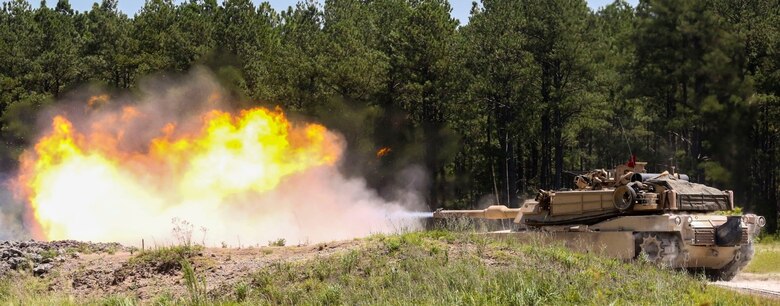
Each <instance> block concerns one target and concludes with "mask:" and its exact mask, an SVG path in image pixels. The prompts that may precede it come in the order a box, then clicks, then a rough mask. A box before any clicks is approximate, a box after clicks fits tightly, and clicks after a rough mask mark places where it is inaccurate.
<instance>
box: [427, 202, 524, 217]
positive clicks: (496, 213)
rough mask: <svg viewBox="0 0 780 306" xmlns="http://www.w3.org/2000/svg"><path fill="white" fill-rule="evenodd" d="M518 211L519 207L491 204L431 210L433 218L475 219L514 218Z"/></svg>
mask: <svg viewBox="0 0 780 306" xmlns="http://www.w3.org/2000/svg"><path fill="white" fill-rule="evenodd" d="M518 213H520V208H509V207H506V206H504V205H491V206H488V208H485V209H475V210H442V209H437V210H436V211H435V212H433V218H434V219H445V218H476V219H489V220H500V219H514V218H515V217H517V214H518Z"/></svg>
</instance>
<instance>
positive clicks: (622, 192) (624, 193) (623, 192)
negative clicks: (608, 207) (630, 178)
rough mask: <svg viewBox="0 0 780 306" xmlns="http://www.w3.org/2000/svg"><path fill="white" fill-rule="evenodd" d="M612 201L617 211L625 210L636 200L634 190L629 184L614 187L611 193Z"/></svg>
mask: <svg viewBox="0 0 780 306" xmlns="http://www.w3.org/2000/svg"><path fill="white" fill-rule="evenodd" d="M612 201H613V202H614V204H615V208H617V210H619V211H626V210H628V209H630V208H631V206H634V202H635V201H636V191H634V188H631V186H629V185H623V186H620V187H618V188H617V189H615V193H613V196H612Z"/></svg>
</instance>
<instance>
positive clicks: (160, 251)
mask: <svg viewBox="0 0 780 306" xmlns="http://www.w3.org/2000/svg"><path fill="white" fill-rule="evenodd" d="M9 245H14V247H8V248H5V249H13V250H14V251H8V252H9V253H10V254H13V256H14V258H17V257H19V256H17V254H18V253H17V252H16V250H19V251H20V252H21V253H22V255H21V256H22V258H36V260H37V258H39V257H40V258H41V259H40V260H38V261H35V266H34V267H33V269H35V267H40V266H41V265H48V266H46V267H45V268H46V273H48V274H46V273H40V274H36V275H39V276H40V277H45V278H46V279H47V280H48V288H49V290H50V291H52V292H58V293H62V294H64V295H66V296H73V297H74V298H76V299H79V300H82V299H90V298H100V297H105V296H107V295H124V296H129V297H133V298H137V299H139V300H141V301H143V300H149V299H152V298H156V297H160V296H171V297H179V296H182V295H184V294H185V293H186V290H187V288H186V285H185V284H184V281H183V272H182V269H181V266H180V265H178V263H179V259H180V258H179V257H177V256H179V254H177V253H176V252H178V250H177V249H176V248H177V247H168V248H157V249H154V250H147V251H146V252H139V251H138V250H135V249H134V248H129V247H124V246H121V245H119V244H91V243H81V242H75V241H67V242H59V241H58V242H49V243H44V242H13V243H11V242H9ZM19 245H24V246H25V247H19ZM3 246H5V244H3ZM359 247H360V243H359V242H358V241H342V242H329V243H323V244H317V245H311V246H288V247H259V248H244V249H228V248H205V249H204V248H196V249H192V250H193V251H192V252H191V253H187V254H186V259H187V260H188V261H189V262H190V263H192V267H193V269H194V270H195V272H196V273H197V274H198V276H199V277H202V278H203V279H204V280H205V283H206V286H207V289H208V290H209V291H211V290H214V289H218V288H224V287H232V286H233V285H234V284H235V283H236V282H239V281H241V280H243V279H245V278H246V276H247V275H249V274H250V273H252V272H256V271H259V270H262V269H263V268H264V267H267V266H269V265H271V264H274V263H280V262H295V261H306V260H310V259H315V258H318V257H321V256H323V257H324V256H329V255H331V254H333V253H335V252H338V251H342V250H350V249H356V248H359ZM79 248H81V249H82V250H84V251H85V252H79V251H78V250H79ZM5 249H3V248H0V250H5ZM131 251H133V253H132V254H131ZM47 252H51V254H53V255H52V256H48V255H46V256H44V255H37V254H41V253H43V254H47ZM0 254H3V253H2V251H0ZM25 256H26V257H25ZM43 258H48V259H43ZM3 261H4V262H5V259H3ZM22 271H29V270H18V271H16V272H15V271H14V270H13V269H8V273H28V272H22ZM44 274H46V275H44ZM3 277H14V276H13V275H4V276H3Z"/></svg>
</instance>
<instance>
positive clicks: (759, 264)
mask: <svg viewBox="0 0 780 306" xmlns="http://www.w3.org/2000/svg"><path fill="white" fill-rule="evenodd" d="M755 250H756V254H755V255H753V260H751V261H750V263H749V264H748V266H747V267H745V270H744V271H745V272H750V273H780V241H778V240H771V241H766V240H764V241H762V242H761V243H757V244H756V245H755Z"/></svg>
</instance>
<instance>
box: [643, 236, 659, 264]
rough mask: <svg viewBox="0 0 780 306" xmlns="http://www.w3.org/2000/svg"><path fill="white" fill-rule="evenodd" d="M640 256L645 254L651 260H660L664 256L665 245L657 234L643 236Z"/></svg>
mask: <svg viewBox="0 0 780 306" xmlns="http://www.w3.org/2000/svg"><path fill="white" fill-rule="evenodd" d="M639 249H640V252H641V253H640V256H645V257H646V258H647V260H648V261H650V262H659V261H660V260H661V258H663V247H661V241H658V238H656V237H655V235H648V236H645V237H642V244H640V245H639Z"/></svg>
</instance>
